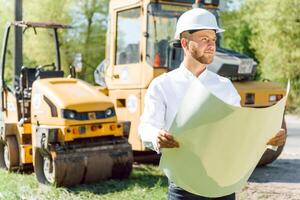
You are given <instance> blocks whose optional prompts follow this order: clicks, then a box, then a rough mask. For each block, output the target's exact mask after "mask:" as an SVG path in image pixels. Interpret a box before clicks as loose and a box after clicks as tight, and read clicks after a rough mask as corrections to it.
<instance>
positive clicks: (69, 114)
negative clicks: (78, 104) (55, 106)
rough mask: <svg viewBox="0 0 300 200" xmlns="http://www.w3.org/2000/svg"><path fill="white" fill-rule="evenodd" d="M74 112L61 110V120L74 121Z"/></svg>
mask: <svg viewBox="0 0 300 200" xmlns="http://www.w3.org/2000/svg"><path fill="white" fill-rule="evenodd" d="M76 114H77V113H76V111H74V110H67V109H65V110H63V118H65V119H76Z"/></svg>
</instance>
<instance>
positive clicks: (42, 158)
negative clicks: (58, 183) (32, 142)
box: [34, 150, 55, 184]
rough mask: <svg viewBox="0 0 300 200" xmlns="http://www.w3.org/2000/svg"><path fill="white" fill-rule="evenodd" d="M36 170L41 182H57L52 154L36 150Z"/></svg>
mask: <svg viewBox="0 0 300 200" xmlns="http://www.w3.org/2000/svg"><path fill="white" fill-rule="evenodd" d="M34 171H35V174H36V177H37V179H38V181H39V182H40V183H43V184H55V165H54V162H53V160H52V157H51V155H50V154H46V153H43V152H41V151H40V150H36V152H35V165H34Z"/></svg>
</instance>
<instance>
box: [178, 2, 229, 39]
mask: <svg viewBox="0 0 300 200" xmlns="http://www.w3.org/2000/svg"><path fill="white" fill-rule="evenodd" d="M201 29H212V30H216V33H220V32H224V31H225V30H224V29H221V28H219V26H218V24H217V20H216V17H215V16H214V15H213V14H212V13H211V12H209V11H208V10H205V9H203V8H193V9H191V10H189V11H187V12H185V13H183V14H182V15H181V16H180V17H179V19H178V22H177V26H176V32H175V39H176V40H179V39H180V34H181V33H182V32H184V31H190V30H201Z"/></svg>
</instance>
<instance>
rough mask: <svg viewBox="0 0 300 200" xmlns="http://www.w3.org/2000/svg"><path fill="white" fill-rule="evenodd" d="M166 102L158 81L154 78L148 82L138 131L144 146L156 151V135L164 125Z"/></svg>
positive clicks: (157, 150)
mask: <svg viewBox="0 0 300 200" xmlns="http://www.w3.org/2000/svg"><path fill="white" fill-rule="evenodd" d="M165 112H166V104H165V102H164V99H163V95H162V90H161V88H160V85H159V83H158V82H157V81H156V80H155V79H154V80H153V81H152V83H151V84H150V86H149V88H148V90H147V92H146V94H145V100H144V112H143V114H142V116H141V118H140V124H139V127H138V132H139V135H140V138H141V140H142V141H143V144H144V145H145V147H147V148H150V149H152V150H154V151H156V152H157V153H159V149H158V147H157V142H156V139H157V136H158V133H159V131H160V129H162V128H164V127H165Z"/></svg>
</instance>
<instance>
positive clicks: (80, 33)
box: [66, 0, 108, 83]
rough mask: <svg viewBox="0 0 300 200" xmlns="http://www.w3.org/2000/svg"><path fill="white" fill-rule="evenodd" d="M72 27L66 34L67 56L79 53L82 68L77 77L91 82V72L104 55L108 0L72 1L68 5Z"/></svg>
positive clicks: (71, 56) (72, 56)
mask: <svg viewBox="0 0 300 200" xmlns="http://www.w3.org/2000/svg"><path fill="white" fill-rule="evenodd" d="M70 13H71V17H72V24H73V26H74V29H73V30H72V31H70V33H69V34H68V40H69V41H68V47H67V48H66V50H67V54H68V55H69V56H68V57H69V58H70V59H71V58H72V59H73V58H74V54H76V53H80V54H81V55H82V60H83V70H82V72H81V73H80V74H79V78H81V79H84V80H86V81H88V82H91V83H93V82H94V81H93V73H94V70H95V69H96V67H97V65H98V64H99V63H100V62H101V61H102V60H103V59H104V56H105V34H106V29H107V13H108V0H86V1H80V2H73V3H72V4H71V6H70Z"/></svg>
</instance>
